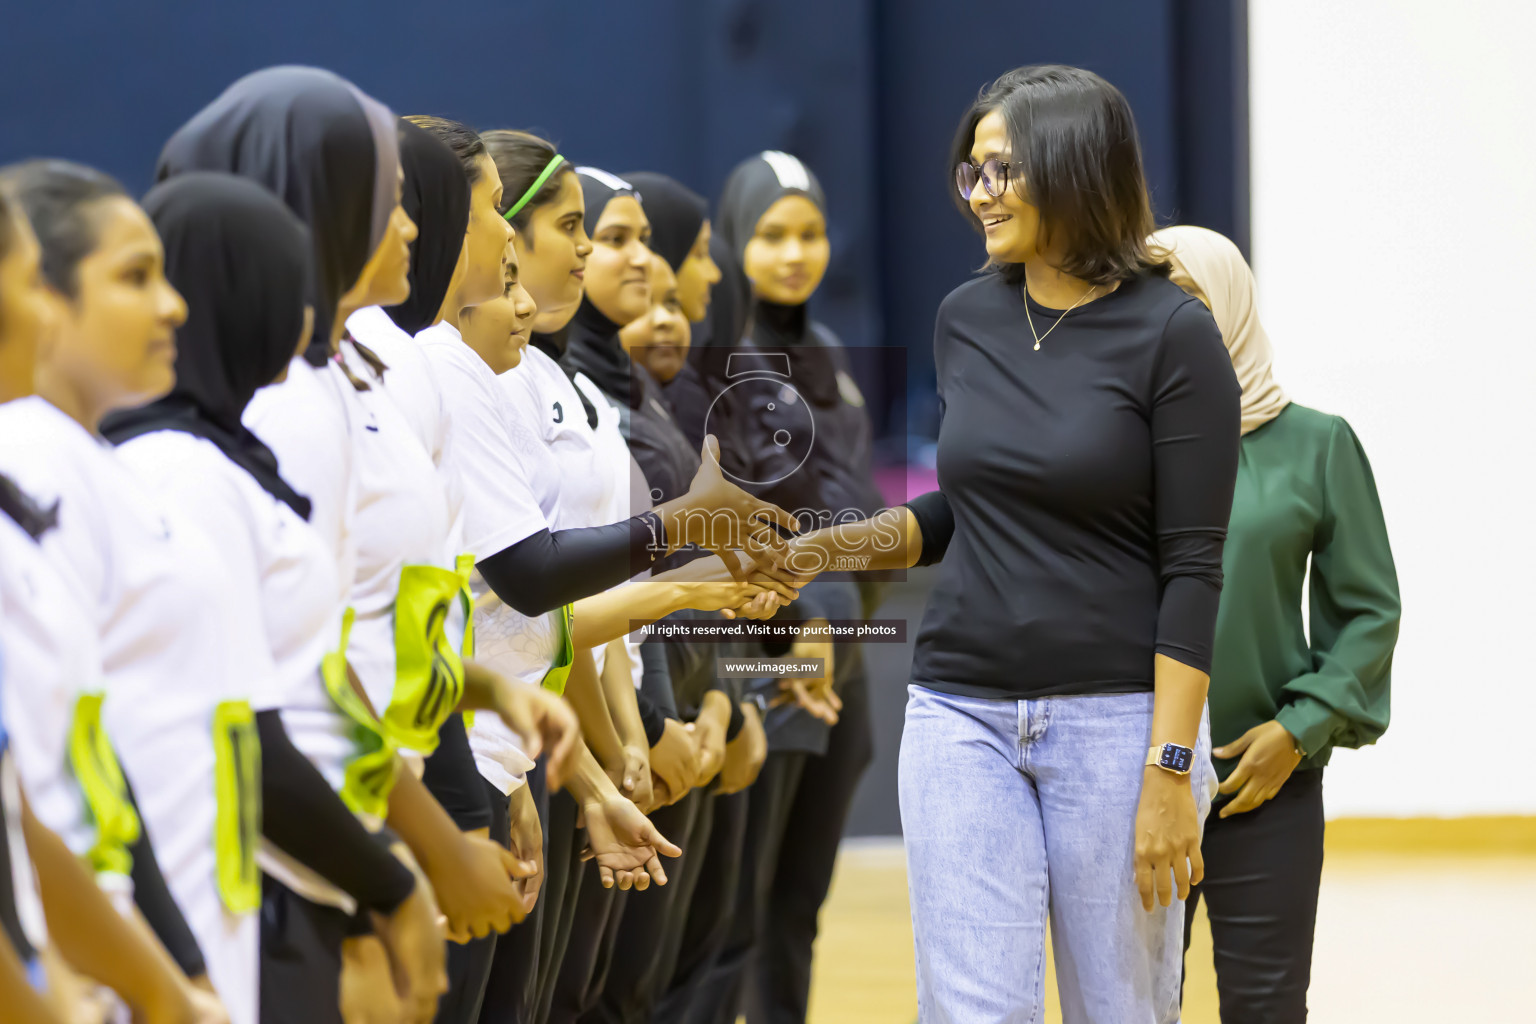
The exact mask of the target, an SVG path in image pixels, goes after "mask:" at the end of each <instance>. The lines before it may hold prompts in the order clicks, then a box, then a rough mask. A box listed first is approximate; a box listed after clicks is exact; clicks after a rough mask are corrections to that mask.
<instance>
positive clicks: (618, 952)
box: [581, 790, 708, 1024]
mask: <svg viewBox="0 0 1536 1024" xmlns="http://www.w3.org/2000/svg"><path fill="white" fill-rule="evenodd" d="M707 799H708V797H707V795H706V794H704V793H702V792H700V791H699V790H694V791H692V792H691V793H689V794H688V795H687V796H685V797H683V798H682V799H681V800H679V801H678V802H677V803H675V804H673V805H671V806H670V807H662V808H660V809H658V810H656V811H653V812H652V813H651V815H650V819H651V821H652V823H653V824H655V826H656V828H657V830H658V831H660V832H661V834H662V835H664V836H666V837H667V838H668V839H670V840H672V842H674V843H676V844H677V845H678V846H680V847H682V850H683V855H682V856H681V857H679V858H677V859H676V860H671V859H669V860H667V862H666V863H665V865H664V866H665V868H666V870H667V884H666V885H652V886H651V887H650V888H648V889H646V890H645V891H644V892H633V891H631V892H629V893H627V894H625V896H624V912H623V916H622V918H621V919H620V920H619V922H618V933H617V935H616V936H615V941H614V947H613V957H612V960H611V962H610V963H609V966H608V971H607V977H606V978H604V979H603V985H602V989H601V992H600V994H599V996H598V999H597V1001H596V1005H595V1006H593V1007H592V1008H591V1009H590V1010H588V1011H587V1012H585V1013H583V1014H582V1016H581V1021H582V1024H647V1022H649V1021H650V1019H651V1012H652V1010H653V1009H654V1008H655V1005H656V1001H657V999H658V998H660V995H661V992H662V990H663V988H664V987H665V986H666V984H667V982H668V981H669V980H670V978H671V963H670V961H669V959H668V951H669V950H668V946H669V939H670V938H671V937H672V935H673V934H674V932H680V931H681V930H682V925H683V920H684V917H685V914H686V911H687V901H686V895H687V885H686V883H685V875H686V873H687V871H688V867H689V865H690V864H691V862H693V861H696V860H698V859H699V858H700V857H702V856H703V853H704V850H703V848H702V842H700V839H699V838H696V836H695V828H696V826H697V823H698V821H699V809H700V806H701V805H702V804H703V803H704V802H705V801H706V800H707ZM663 972H665V973H663Z"/></svg>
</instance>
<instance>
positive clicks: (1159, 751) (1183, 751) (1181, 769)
mask: <svg viewBox="0 0 1536 1024" xmlns="http://www.w3.org/2000/svg"><path fill="white" fill-rule="evenodd" d="M1153 765H1156V766H1157V767H1159V768H1162V769H1164V770H1166V771H1170V772H1173V774H1175V775H1188V774H1189V770H1190V769H1191V768H1193V767H1194V766H1195V752H1194V751H1193V750H1191V749H1190V748H1188V747H1181V746H1179V745H1178V744H1177V743H1164V744H1163V745H1162V746H1152V747H1148V748H1147V767H1148V768H1150V767H1152V766H1153Z"/></svg>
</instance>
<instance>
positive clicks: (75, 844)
mask: <svg viewBox="0 0 1536 1024" xmlns="http://www.w3.org/2000/svg"><path fill="white" fill-rule="evenodd" d="M92 619H93V615H92V612H91V611H90V607H89V605H88V604H87V603H86V601H85V600H84V599H83V598H82V596H81V595H80V594H79V593H77V592H76V591H75V590H74V589H73V588H72V586H71V585H70V583H69V582H68V581H67V578H66V577H65V576H64V575H63V574H61V573H60V572H59V571H58V570H57V569H56V568H54V567H53V566H52V565H51V564H50V563H49V562H48V559H47V557H46V556H45V555H44V554H43V549H42V548H41V547H39V546H38V544H37V542H36V541H34V540H33V539H32V538H31V537H30V536H28V535H27V534H26V533H25V532H23V531H22V529H21V527H19V526H18V525H16V523H15V522H13V521H12V520H11V519H10V517H8V516H4V515H0V647H3V648H4V651H5V674H6V678H7V679H8V680H9V681H10V685H8V686H5V687H4V690H3V699H0V715H3V717H4V719H5V721H6V723H7V725H8V727H9V730H10V733H11V751H12V754H13V755H14V758H15V763H16V769H17V771H18V772H19V774H20V776H21V785H22V789H23V790H24V791H25V792H26V794H27V801H28V803H30V804H31V806H32V812H33V813H34V814H36V815H37V819H38V821H40V822H42V823H43V824H44V825H46V826H47V827H48V828H49V829H51V830H52V831H53V832H54V833H55V834H56V835H57V836H58V837H59V838H60V839H62V840H64V844H65V845H66V846H68V847H69V848H70V850H72V851H73V852H74V853H76V854H78V855H79V856H82V857H84V856H87V855H88V854H92V853H93V851H94V852H95V856H93V857H92V858H91V859H92V862H93V864H94V865H95V866H96V867H97V869H98V870H108V869H110V868H111V867H112V865H111V864H109V863H108V860H109V859H110V856H112V854H109V851H108V850H107V849H105V848H103V849H101V850H95V849H94V848H95V847H96V846H97V843H98V841H99V840H100V839H101V838H102V836H101V835H100V834H99V833H98V830H97V828H96V821H95V819H94V817H93V816H92V814H91V812H90V810H89V808H88V806H87V804H86V801H85V797H84V794H83V793H82V792H81V789H80V785H79V783H78V782H77V781H76V779H75V775H74V771H73V769H72V768H71V766H70V761H69V736H70V727H71V725H72V724H73V722H74V719H75V709H76V706H77V705H78V703H79V701H80V698H81V697H82V696H84V695H88V694H100V693H101V692H102V688H103V682H102V676H101V648H100V645H99V644H98V643H97V642H96V630H95V629H94V628H93V627H92V625H91V623H92ZM23 681H24V682H23ZM123 852H125V851H123ZM118 859H119V860H120V859H121V858H118Z"/></svg>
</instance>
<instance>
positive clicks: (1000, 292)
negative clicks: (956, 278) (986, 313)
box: [939, 270, 1017, 320]
mask: <svg viewBox="0 0 1536 1024" xmlns="http://www.w3.org/2000/svg"><path fill="white" fill-rule="evenodd" d="M1016 291H1017V289H1015V288H1014V287H1013V286H1012V285H1010V284H1009V283H1008V282H1007V281H1006V280H1004V279H1003V275H1002V274H1000V273H998V272H997V271H995V270H983V271H981V272H980V273H978V274H975V275H973V276H972V277H971V278H970V279H968V280H966V281H962V282H961V283H960V284H959V285H957V286H955V288H953V289H952V290H951V291H950V293H949V294H948V295H946V296H944V301H942V302H940V303H939V319H941V320H942V319H944V318H945V317H946V316H948V315H953V314H956V313H962V312H965V311H967V310H971V309H977V308H984V307H987V306H991V305H994V304H996V303H997V302H999V301H1000V300H1004V299H1006V298H1007V297H1009V296H1011V295H1013V294H1014V293H1015V292H1016Z"/></svg>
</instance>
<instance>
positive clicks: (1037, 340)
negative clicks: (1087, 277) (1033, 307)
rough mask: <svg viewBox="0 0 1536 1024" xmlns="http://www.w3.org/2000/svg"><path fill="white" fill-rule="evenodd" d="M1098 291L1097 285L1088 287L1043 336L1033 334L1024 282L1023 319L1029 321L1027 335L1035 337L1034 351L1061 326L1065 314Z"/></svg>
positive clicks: (1033, 321) (1033, 325)
mask: <svg viewBox="0 0 1536 1024" xmlns="http://www.w3.org/2000/svg"><path fill="white" fill-rule="evenodd" d="M1098 290H1099V286H1098V285H1091V286H1089V288H1088V290H1087V291H1085V292H1083V295H1082V298H1080V299H1078V300H1077V301H1076V302H1074V303H1072V305H1070V306H1068V307H1067V309H1066V312H1064V313H1062V314H1061V316H1059V317H1057V318H1056V322H1055V323H1053V324H1051V326H1049V327H1047V328H1046V329H1045V333H1044V334H1035V318H1034V317H1033V316H1031V315H1030V313H1029V282H1028V281H1026V282H1024V319H1025V320H1028V321H1029V333H1030V334H1033V335H1034V337H1035V351H1036V352H1039V351H1040V343H1041V342H1042V341H1044V340H1045V339H1046V338H1049V337H1050V336H1051V332H1052V331H1054V330H1055V329H1056V328H1058V327H1060V326H1061V322H1062V321H1063V320H1065V319H1066V318H1067V313H1070V312H1072V311H1073V310H1074V309H1076V308H1077V307H1078V306H1081V305H1082V304H1083V303H1084V302H1087V301H1088V296H1090V295H1092V294H1093V293H1094V292H1096V291H1098Z"/></svg>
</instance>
